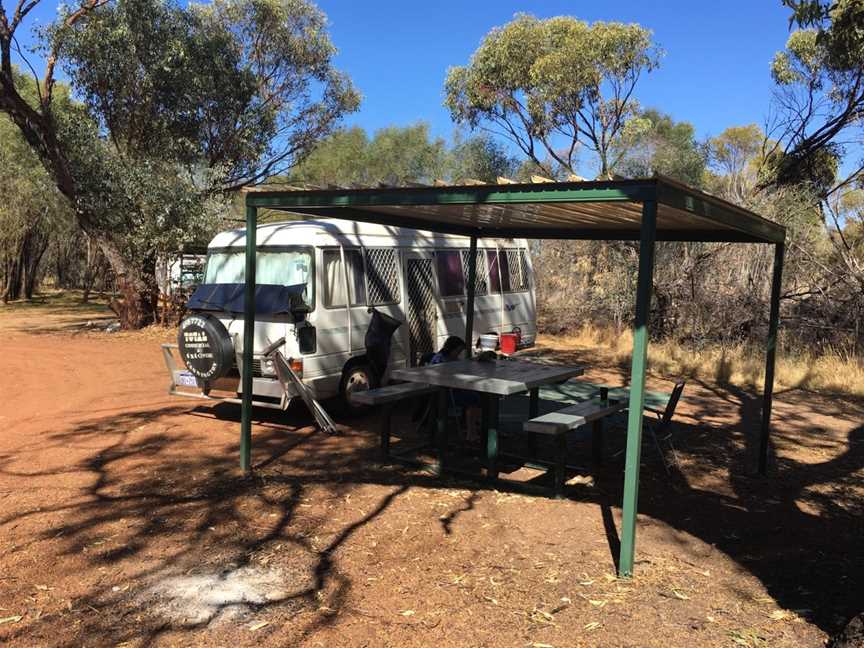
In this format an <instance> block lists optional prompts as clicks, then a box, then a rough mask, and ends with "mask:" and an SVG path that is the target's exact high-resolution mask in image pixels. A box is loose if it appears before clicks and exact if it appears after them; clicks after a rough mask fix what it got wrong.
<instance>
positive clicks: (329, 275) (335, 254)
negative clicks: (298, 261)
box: [323, 250, 366, 308]
mask: <svg viewBox="0 0 864 648" xmlns="http://www.w3.org/2000/svg"><path fill="white" fill-rule="evenodd" d="M323 257H324V306H325V307H327V308H338V307H340V306H345V276H344V273H343V272H342V256H341V255H340V254H339V250H324V254H323ZM345 262H346V263H347V264H348V296H349V298H350V300H351V305H352V306H365V305H366V278H365V277H364V276H363V257H362V256H361V254H360V250H345Z"/></svg>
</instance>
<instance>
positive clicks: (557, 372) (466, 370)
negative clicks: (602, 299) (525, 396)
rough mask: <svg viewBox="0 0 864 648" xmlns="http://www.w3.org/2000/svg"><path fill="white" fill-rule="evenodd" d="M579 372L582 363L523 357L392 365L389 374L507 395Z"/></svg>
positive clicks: (582, 371) (413, 380)
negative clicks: (541, 362)
mask: <svg viewBox="0 0 864 648" xmlns="http://www.w3.org/2000/svg"><path fill="white" fill-rule="evenodd" d="M583 373H584V368H583V367H579V366H573V365H547V364H539V363H536V362H525V361H524V360H494V361H491V362H481V361H479V360H476V359H471V360H456V361H454V362H442V363H441V364H437V365H427V366H425V367H409V368H405V369H395V370H393V371H392V372H391V374H390V375H391V376H392V377H393V378H395V379H396V380H405V381H408V382H421V383H428V384H430V385H437V386H438V387H449V388H451V389H464V390H467V391H475V392H483V393H487V394H496V395H498V396H510V395H511V394H519V393H522V392H526V391H528V390H530V389H534V388H535V387H540V386H542V385H548V384H550V383H556V382H560V381H562V380H567V379H568V378H573V377H575V376H581V375H582V374H583Z"/></svg>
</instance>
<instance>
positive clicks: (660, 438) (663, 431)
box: [613, 380, 687, 475]
mask: <svg viewBox="0 0 864 648" xmlns="http://www.w3.org/2000/svg"><path fill="white" fill-rule="evenodd" d="M686 384H687V381H686V380H679V381H678V382H676V383H675V387H673V388H672V393H671V394H670V395H669V400H668V401H666V407H665V408H663V409H662V410H661V409H657V408H654V407H646V408H645V411H646V412H650V413H651V414H654V416H655V417H656V418H652V417H648V416H646V417H643V419H642V429H643V430H646V429H647V430H648V434H649V435H650V436H651V440H652V441H653V443H654V447H655V448H657V452H658V453H659V454H660V460H661V461H662V462H663V468H664V470H666V474H667V475H671V472H670V471H669V466H670V465H675V466H676V467H678V466H680V463H679V462H678V453H677V452H676V451H675V445H674V443H673V441H672V417H673V416H674V415H675V408H676V407H678V401H679V400H681V393H682V392H683V391H684V385H686ZM613 420H614V423H613V426H614V427H616V428H623V429H624V430H625V432H626V430H627V415H626V413H625V414H622V415H620V417H619V416H616V417H615V418H614V419H613ZM664 446H665V448H664ZM667 452H668V454H669V455H671V457H672V461H669V459H667V456H666V455H667ZM623 453H624V450H623V449H622V450H620V451H618V452H617V453H615V455H616V456H617V455H621V454H623Z"/></svg>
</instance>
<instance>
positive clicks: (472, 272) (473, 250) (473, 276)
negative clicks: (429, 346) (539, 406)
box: [465, 236, 477, 358]
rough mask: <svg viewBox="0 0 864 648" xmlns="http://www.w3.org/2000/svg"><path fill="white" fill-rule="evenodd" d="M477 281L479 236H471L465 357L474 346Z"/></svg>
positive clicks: (468, 355) (469, 355)
mask: <svg viewBox="0 0 864 648" xmlns="http://www.w3.org/2000/svg"><path fill="white" fill-rule="evenodd" d="M476 281H477V237H476V236H472V237H471V246H470V247H469V248H468V302H467V305H466V306H465V345H466V346H467V348H466V349H465V357H467V358H470V357H471V350H472V349H473V348H474V342H473V339H474V292H475V287H476V286H475V283H476Z"/></svg>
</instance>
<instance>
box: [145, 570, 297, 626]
mask: <svg viewBox="0 0 864 648" xmlns="http://www.w3.org/2000/svg"><path fill="white" fill-rule="evenodd" d="M290 581H291V579H286V577H285V574H283V573H282V571H281V570H279V569H268V568H262V567H255V566H249V567H240V568H239V569H233V570H232V569H227V570H223V571H220V572H209V573H203V574H188V575H186V574H184V575H176V574H175V575H165V576H163V577H161V578H159V579H158V580H157V581H156V582H155V583H154V584H153V585H152V586H150V588H148V590H147V591H146V592H145V593H144V598H145V599H146V600H147V602H148V607H149V609H150V611H151V612H153V613H154V614H157V615H159V616H162V617H164V618H165V619H166V620H168V621H171V622H172V623H175V624H178V625H183V626H197V625H207V624H212V623H219V622H222V621H227V620H237V619H240V618H242V617H244V616H247V615H248V614H250V613H252V612H254V611H255V610H256V609H257V608H259V607H260V606H263V605H269V604H273V603H278V602H280V601H284V600H286V599H288V598H290V597H291V596H292V595H296V594H297V593H298V591H300V590H302V589H303V588H304V587H306V586H308V583H296V582H290ZM298 585H299V587H298Z"/></svg>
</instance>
